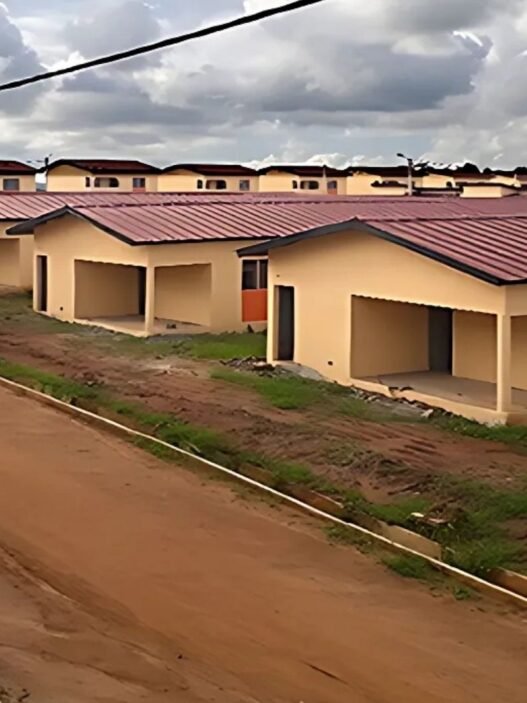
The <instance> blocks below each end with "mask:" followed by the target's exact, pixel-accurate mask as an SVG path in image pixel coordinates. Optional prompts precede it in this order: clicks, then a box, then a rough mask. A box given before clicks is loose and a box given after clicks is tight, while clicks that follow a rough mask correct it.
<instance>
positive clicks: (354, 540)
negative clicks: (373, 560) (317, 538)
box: [324, 525, 375, 553]
mask: <svg viewBox="0 0 527 703" xmlns="http://www.w3.org/2000/svg"><path fill="white" fill-rule="evenodd" d="M324 531H325V533H326V535H327V537H328V539H329V541H330V542H331V543H332V544H341V545H351V546H353V547H356V548H357V549H358V550H359V551H361V552H363V553H369V552H371V551H372V550H373V549H374V547H375V541H374V539H373V538H372V537H369V536H368V535H365V534H362V533H360V532H358V531H357V530H354V529H353V528H351V527H346V526H345V525H328V526H327V527H326V528H324Z"/></svg>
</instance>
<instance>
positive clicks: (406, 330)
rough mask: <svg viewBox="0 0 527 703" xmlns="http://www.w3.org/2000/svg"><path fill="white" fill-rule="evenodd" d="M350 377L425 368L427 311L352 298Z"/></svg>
mask: <svg viewBox="0 0 527 703" xmlns="http://www.w3.org/2000/svg"><path fill="white" fill-rule="evenodd" d="M351 339H352V346H351V375H352V376H353V377H355V378H359V377H361V376H378V375H384V374H391V373H405V372H408V371H426V370H427V369H428V308H427V307H426V306H424V305H408V304H407V303H393V302H390V301H384V300H373V299H368V298H357V297H355V296H354V297H353V301H352V334H351Z"/></svg>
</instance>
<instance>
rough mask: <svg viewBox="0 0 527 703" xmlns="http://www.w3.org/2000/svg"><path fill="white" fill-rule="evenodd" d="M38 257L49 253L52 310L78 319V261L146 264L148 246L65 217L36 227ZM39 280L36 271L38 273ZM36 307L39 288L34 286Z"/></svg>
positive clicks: (60, 317) (36, 251) (50, 311)
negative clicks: (76, 284)
mask: <svg viewBox="0 0 527 703" xmlns="http://www.w3.org/2000/svg"><path fill="white" fill-rule="evenodd" d="M34 253H35V257H36V256H38V255H44V256H47V257H48V313H49V314H50V315H52V316H54V317H58V318H59V319H61V320H66V321H67V322H73V320H74V319H75V308H74V305H75V261H76V260H77V261H83V260H84V261H94V262H100V263H112V264H128V265H137V266H145V265H146V264H147V252H146V248H145V247H131V246H129V245H127V244H124V243H123V242H120V241H119V240H117V239H115V238H114V237H110V236H109V235H107V234H104V233H103V232H101V231H100V230H98V229H96V228H95V227H93V226H92V225H90V224H88V223H87V222H82V221H80V220H76V219H75V218H73V217H64V218H61V219H59V220H54V221H52V222H49V223H48V224H45V225H42V226H41V227H38V228H37V229H36V231H35V252H34ZM34 276H35V278H34V280H36V271H35V274H34ZM34 295H35V299H34V302H35V309H36V308H37V304H36V303H37V301H36V296H37V290H36V286H35V287H34Z"/></svg>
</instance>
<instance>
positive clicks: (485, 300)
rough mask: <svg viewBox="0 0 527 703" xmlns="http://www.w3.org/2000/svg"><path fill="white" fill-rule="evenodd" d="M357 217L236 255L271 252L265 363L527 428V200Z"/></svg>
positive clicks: (378, 206)
mask: <svg viewBox="0 0 527 703" xmlns="http://www.w3.org/2000/svg"><path fill="white" fill-rule="evenodd" d="M336 205H337V204H336ZM349 212H350V215H351V216H350V217H349V218H348V219H346V220H343V221H341V222H338V223H335V224H331V225H326V226H322V227H304V226H299V228H298V231H297V233H295V234H292V235H289V236H286V237H281V238H277V239H273V240H270V241H268V242H263V243H259V244H255V245H251V246H249V247H245V248H243V249H242V250H241V251H240V252H239V253H240V256H241V257H242V259H246V258H251V257H263V256H268V258H269V261H268V269H267V271H268V274H267V275H268V309H269V323H268V361H269V362H270V363H272V364H283V365H286V366H287V365H290V364H291V363H295V364H299V365H302V366H305V367H309V368H310V369H314V370H316V371H317V372H319V373H320V374H321V375H322V376H323V377H325V378H327V379H329V380H332V381H336V382H338V383H340V384H343V385H350V386H354V387H357V388H360V389H363V390H366V391H371V392H375V393H380V394H383V395H386V396H389V397H396V398H406V399H408V400H410V401H420V402H423V403H425V404H427V405H429V406H432V407H438V408H443V409H445V410H447V411H451V412H454V413H456V414H459V415H463V416H465V417H468V418H472V419H475V420H478V421H483V422H490V423H505V422H511V423H513V422H523V423H525V422H527V205H526V203H525V199H524V198H521V197H520V198H503V199H501V198H499V199H480V200H476V199H466V200H464V199H461V198H457V199H449V198H446V199H440V198H439V199H438V198H435V199H425V198H422V199H421V198H405V199H398V198H392V199H381V198H378V199H377V201H373V199H365V200H362V201H357V202H356V203H355V204H350V205H349ZM327 214H328V216H329V212H328V213H327ZM335 216H337V213H335Z"/></svg>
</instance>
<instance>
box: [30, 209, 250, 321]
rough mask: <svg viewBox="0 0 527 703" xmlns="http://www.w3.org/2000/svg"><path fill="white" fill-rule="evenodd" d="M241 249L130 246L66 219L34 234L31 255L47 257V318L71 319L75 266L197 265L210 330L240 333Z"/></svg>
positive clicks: (217, 245)
mask: <svg viewBox="0 0 527 703" xmlns="http://www.w3.org/2000/svg"><path fill="white" fill-rule="evenodd" d="M242 245H243V242H223V241H218V242H203V243H196V244H164V245H155V246H130V245H128V244H125V243H124V242H121V241H119V240H118V239H116V238H115V237H112V236H110V235H108V234H105V233H103V232H101V231H100V230H98V229H97V228H96V227H94V226H93V225H91V224H89V223H87V222H82V221H81V220H78V219H75V218H72V217H64V218H61V219H58V220H54V221H52V222H49V223H48V224H45V225H42V226H40V227H38V228H37V229H36V232H35V255H38V254H42V255H47V256H48V278H49V286H48V308H49V310H48V311H49V313H50V314H51V315H54V316H56V317H58V318H60V319H63V320H67V321H72V320H74V319H75V311H74V288H75V275H74V262H75V260H84V261H94V262H100V263H115V264H123V265H132V266H133V265H136V266H147V267H150V268H154V267H166V266H183V267H185V266H192V265H198V264H199V265H203V266H210V267H211V268H210V326H211V329H212V330H214V331H218V332H220V331H236V330H242V329H244V328H245V325H244V323H243V322H242V304H241V261H240V259H239V258H238V256H237V253H236V251H237V249H239V248H240V247H241V246H242ZM162 276H163V274H161V277H162ZM194 294H195V293H194V291H193V292H192V295H194ZM161 295H163V293H161ZM35 303H36V300H35Z"/></svg>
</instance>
